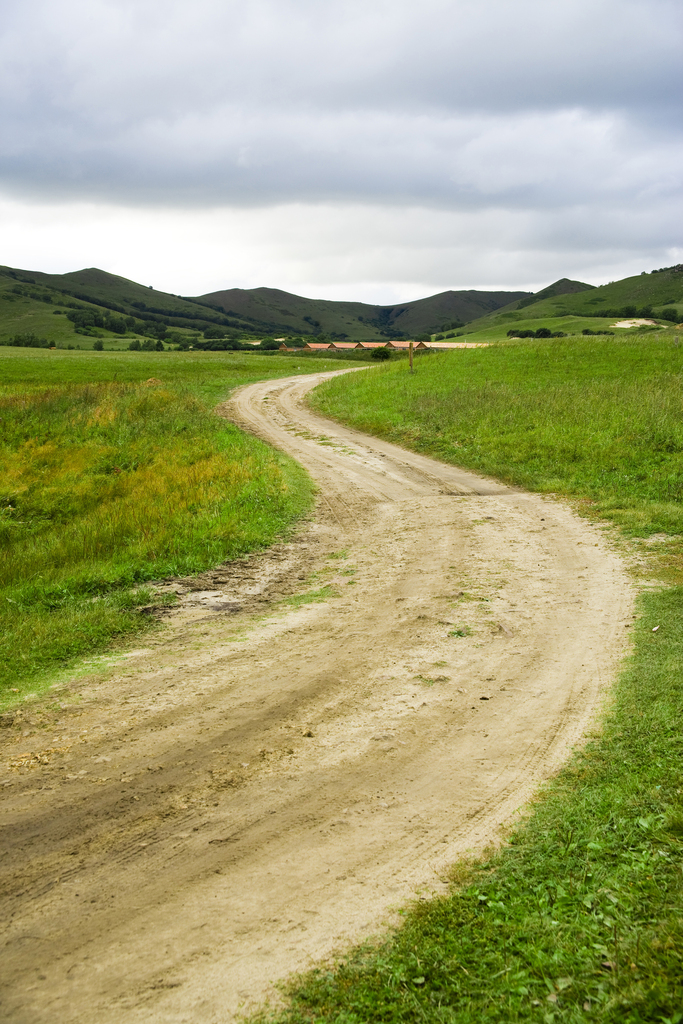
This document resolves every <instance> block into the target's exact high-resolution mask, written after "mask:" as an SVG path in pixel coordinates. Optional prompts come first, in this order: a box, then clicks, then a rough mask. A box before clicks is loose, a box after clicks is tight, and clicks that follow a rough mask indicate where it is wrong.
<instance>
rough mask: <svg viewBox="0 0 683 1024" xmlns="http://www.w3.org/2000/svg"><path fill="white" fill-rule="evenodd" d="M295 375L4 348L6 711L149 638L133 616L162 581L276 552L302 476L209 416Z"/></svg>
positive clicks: (1, 503)
mask: <svg viewBox="0 0 683 1024" xmlns="http://www.w3.org/2000/svg"><path fill="white" fill-rule="evenodd" d="M327 365H328V364H325V363H324V362H322V361H320V360H316V361H315V362H313V361H310V362H308V363H306V364H302V365H301V368H300V371H301V372H305V371H307V370H320V369H324V368H326V366H327ZM329 365H330V366H331V367H338V366H339V363H338V362H331V363H330V364H329ZM292 369H293V366H292V363H291V361H290V360H284V359H268V358H264V357H263V356H250V355H248V354H244V355H243V354H241V353H240V354H234V355H233V354H230V355H227V354H225V353H175V352H174V353H171V352H167V353H154V354H149V355H148V354H146V353H120V354H117V353H113V352H99V353H98V352H76V351H74V352H69V351H53V352H49V351H46V350H25V349H8V348H4V349H2V348H0V381H1V382H2V383H1V385H0V420H1V422H2V433H1V439H0V481H1V483H0V635H1V636H2V639H1V640H0V666H2V667H1V668H0V702H2V703H3V704H5V705H6V704H7V703H11V702H13V701H15V700H17V699H19V698H21V697H22V695H24V694H25V693H26V692H31V693H36V692H39V691H40V689H41V688H42V687H44V686H45V685H47V683H48V682H49V680H50V678H51V677H52V675H53V674H54V672H55V671H56V670H58V669H60V668H64V667H66V666H69V665H72V664H73V663H74V660H75V659H77V658H79V657H81V656H82V655H84V654H86V653H87V654H89V655H90V654H93V653H95V652H98V651H101V650H104V649H105V648H106V647H107V645H108V644H110V643H111V641H112V640H113V639H114V638H116V637H121V636H123V635H126V634H130V633H131V632H135V631H142V630H144V629H147V628H150V626H151V624H150V623H149V622H146V621H145V620H144V619H142V618H141V616H140V615H139V614H138V613H137V612H136V610H135V609H136V607H137V606H139V605H140V604H143V603H144V602H145V600H146V597H147V591H146V589H145V584H146V583H148V582H149V581H150V580H154V579H161V578H164V577H167V576H171V575H177V574H184V573H193V572H197V571H199V570H201V569H205V568H207V567H208V566H210V565H215V564H217V563H219V562H221V561H223V560H225V559H227V558H233V557H235V556H238V555H240V554H242V553H244V552H246V551H250V550H254V549H257V548H259V547H262V546H264V545H266V544H268V543H270V542H272V540H273V539H274V538H275V537H276V536H278V535H280V534H282V533H284V532H286V531H287V530H288V529H289V528H290V527H291V525H292V523H293V522H294V521H295V520H296V519H297V517H299V516H301V515H302V514H303V513H304V512H305V511H306V509H307V508H308V507H309V504H310V500H311V485H310V481H309V479H308V477H307V475H306V474H305V473H304V472H303V470H301V469H300V467H298V466H297V464H296V463H294V462H293V461H292V460H290V459H287V458H285V457H284V456H282V455H280V454H279V453H276V452H274V451H273V450H272V449H270V448H268V447H267V446H266V445H264V444H262V443H261V442H260V441H258V440H256V439H255V438H252V437H250V436H247V435H244V434H242V433H241V432H240V431H238V430H237V429H236V428H234V427H233V426H232V425H230V424H228V423H226V422H225V421H222V420H220V419H219V418H218V417H216V416H215V415H214V414H213V413H212V412H211V409H212V408H213V406H214V405H215V403H216V402H217V401H219V400H220V399H221V398H224V397H225V396H226V395H227V394H228V392H229V391H230V390H231V389H232V388H234V387H235V386H237V385H239V384H241V383H247V382H248V381H251V380H259V379H262V378H264V377H267V376H274V377H277V376H282V375H285V374H287V373H291V372H292ZM149 378H153V379H154V380H156V381H157V383H156V384H155V383H151V384H150V383H149Z"/></svg>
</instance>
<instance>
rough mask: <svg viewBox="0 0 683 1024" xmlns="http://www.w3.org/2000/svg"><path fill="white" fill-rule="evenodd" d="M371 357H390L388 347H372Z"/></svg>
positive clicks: (381, 358) (380, 358) (383, 358)
mask: <svg viewBox="0 0 683 1024" xmlns="http://www.w3.org/2000/svg"><path fill="white" fill-rule="evenodd" d="M371 358H372V359H379V360H385V359H391V353H390V352H389V349H388V348H373V350H372V356H371Z"/></svg>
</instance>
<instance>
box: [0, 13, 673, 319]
mask: <svg viewBox="0 0 683 1024" xmlns="http://www.w3.org/2000/svg"><path fill="white" fill-rule="evenodd" d="M682 30H683V5H681V3H680V0H449V2H445V0H391V2H389V0H5V2H4V4H3V17H2V25H1V26H0V96H1V97H2V103H1V107H0V242H1V244H0V263H4V264H9V265H11V266H19V267H25V268H30V269H35V270H47V271H53V272H64V271H67V270H74V269H78V268H81V267H86V266H99V267H102V268H104V269H106V270H109V271H111V272H113V273H117V274H122V275H124V276H126V277H131V278H133V279H135V280H138V281H141V282H142V283H145V284H153V285H154V286H155V287H157V288H162V289H164V290H167V291H172V292H179V293H183V294H198V293H200V292H205V291H210V290H214V289H216V288H221V287H231V286H241V287H255V286H258V285H269V286H271V287H280V288H284V289H287V290H289V291H295V292H298V293H300V294H304V295H312V296H319V297H327V298H359V299H365V300H368V301H379V302H386V303H389V302H393V301H397V300H399V299H408V298H414V297H417V296H419V295H426V294H430V293H433V292H437V291H443V290H445V289H447V288H486V289H488V288H538V287H542V286H543V285H545V284H547V283H549V282H550V281H552V280H555V279H556V278H557V277H560V276H569V277H575V278H580V279H582V280H586V281H590V282H593V283H601V282H603V281H607V280H612V279H617V278H619V277H624V276H626V275H628V274H631V273H639V272H640V271H641V270H650V269H652V268H653V267H660V266H667V265H670V264H672V263H677V262H681V261H683V227H682V226H683V185H682V181H681V178H682V169H683V111H682V108H681V97H682V96H683V81H682V79H683V60H682V59H681V54H682V53H683V31H682Z"/></svg>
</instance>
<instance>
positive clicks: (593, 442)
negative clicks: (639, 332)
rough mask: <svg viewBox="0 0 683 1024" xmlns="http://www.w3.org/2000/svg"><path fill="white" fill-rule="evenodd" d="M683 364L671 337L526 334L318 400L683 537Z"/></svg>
mask: <svg viewBox="0 0 683 1024" xmlns="http://www.w3.org/2000/svg"><path fill="white" fill-rule="evenodd" d="M682 371H683V347H679V346H676V345H674V344H673V339H672V338H671V337H670V336H669V335H666V336H664V337H662V336H661V335H659V334H651V335H647V336H644V337H640V338H639V337H634V338H611V337H608V338H588V339H584V338H567V339H556V340H547V341H534V342H517V343H514V344H510V345H507V344H506V345H500V346H492V347H491V348H488V349H469V350H468V349H465V350H462V351H459V352H454V353H448V354H439V355H430V356H428V357H423V358H421V359H420V360H418V361H416V372H415V374H413V375H412V376H411V375H410V374H409V373H408V372H407V369H406V367H405V365H404V364H402V363H392V364H389V365H387V366H383V367H379V368H377V369H373V370H372V371H371V372H370V373H367V374H360V375H356V376H354V377H353V378H343V379H339V380H336V381H335V380H333V381H329V382H327V383H325V384H323V385H322V386H321V387H319V388H317V389H316V391H315V393H314V396H313V399H312V401H313V402H314V404H315V407H316V408H317V409H318V410H319V411H320V412H322V413H324V414H325V415H326V416H332V417H333V418H339V419H342V420H344V422H347V423H351V424H353V426H355V427H357V428H358V429H360V430H365V431H368V432H369V433H371V434H376V435H378V436H381V437H385V438H387V439H388V440H391V441H395V442H397V443H398V444H403V445H405V446H407V447H409V448H413V449H414V450H416V451H420V452H424V453H426V454H430V455H434V456H436V457H437V458H439V459H442V460H444V461H445V462H452V463H454V464H457V465H460V466H465V467H467V468H470V469H474V470H477V471H479V472H482V473H489V474H491V475H493V476H496V477H498V478H499V479H502V480H505V481H506V482H507V483H512V484H519V485H521V486H523V487H528V488H530V489H532V490H536V491H545V492H557V493H561V494H567V495H573V496H576V497H579V498H585V499H590V501H591V503H592V508H593V509H594V511H595V512H596V513H599V514H600V515H602V516H605V517H607V518H609V519H611V520H612V521H614V522H616V523H618V524H619V525H620V526H622V527H623V528H624V529H625V530H627V531H628V532H629V534H631V535H634V536H641V537H647V536H649V535H650V534H653V533H667V534H669V535H673V537H679V536H680V535H681V534H683V505H682V503H681V498H682V497H683V421H682V420H681V415H680V410H681V407H682V405H683V379H682V377H681V373H682ZM671 543H672V545H673V548H672V550H673V551H675V550H677V543H678V542H677V541H676V540H675V539H673V538H672V542H671Z"/></svg>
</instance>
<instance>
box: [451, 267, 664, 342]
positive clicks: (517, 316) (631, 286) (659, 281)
mask: <svg viewBox="0 0 683 1024" xmlns="http://www.w3.org/2000/svg"><path fill="white" fill-rule="evenodd" d="M569 285H572V286H574V285H578V286H579V287H572V288H570V287H564V286H569ZM628 307H631V308H630V309H629V312H628V313H627V312H626V310H627V308H628ZM648 307H649V309H650V312H651V315H653V316H655V317H656V316H659V315H661V313H662V311H663V310H664V309H676V311H677V313H678V319H679V320H680V319H683V265H680V266H678V267H668V268H665V269H663V270H657V271H652V273H649V274H646V273H643V274H638V275H637V276H635V277H625V278H624V279H623V280H621V281H610V283H609V284H603V285H600V286H599V287H597V288H593V287H591V286H590V285H581V284H580V282H578V281H567V280H566V279H563V280H562V281H557V282H556V283H555V284H554V285H550V287H549V288H544V289H543V290H542V291H540V292H537V293H536V294H535V295H533V296H531V297H530V298H529V297H528V298H523V299H521V300H520V301H518V302H511V303H510V304H509V305H507V306H504V307H501V308H500V309H497V310H494V311H493V313H491V314H489V315H487V316H485V317H481V318H479V319H478V320H474V321H472V322H470V323H469V324H468V328H467V333H468V334H469V333H471V332H473V331H480V330H483V329H486V328H491V327H498V326H501V325H502V324H505V323H507V324H510V323H516V322H517V321H519V320H538V319H544V318H547V317H561V316H583V317H596V316H597V317H599V316H600V315H601V314H602V313H608V314H609V315H610V316H611V315H612V313H615V314H616V315H630V316H635V315H636V314H637V313H639V312H640V313H641V315H645V311H646V310H647V309H648ZM648 315H649V314H648Z"/></svg>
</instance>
